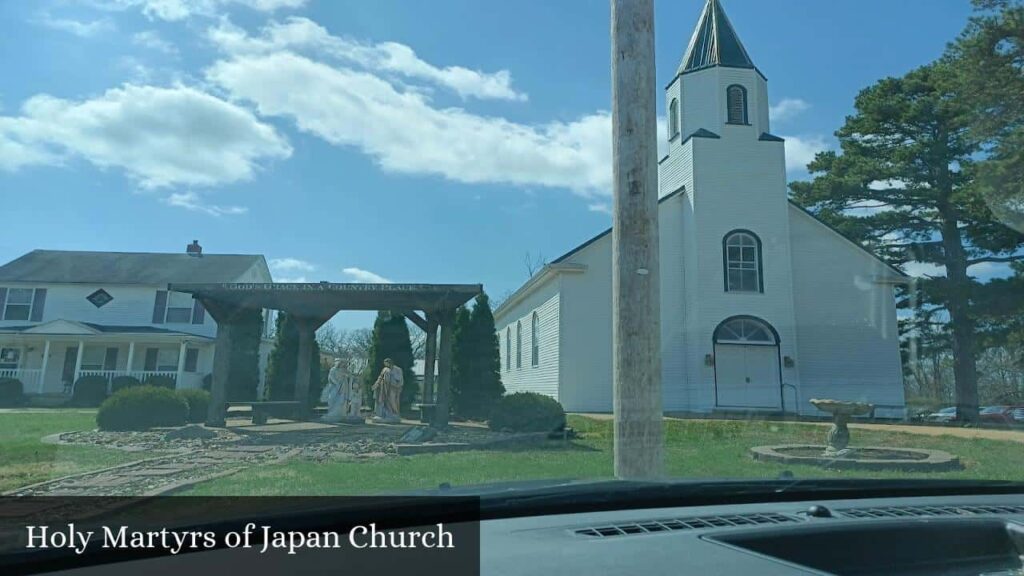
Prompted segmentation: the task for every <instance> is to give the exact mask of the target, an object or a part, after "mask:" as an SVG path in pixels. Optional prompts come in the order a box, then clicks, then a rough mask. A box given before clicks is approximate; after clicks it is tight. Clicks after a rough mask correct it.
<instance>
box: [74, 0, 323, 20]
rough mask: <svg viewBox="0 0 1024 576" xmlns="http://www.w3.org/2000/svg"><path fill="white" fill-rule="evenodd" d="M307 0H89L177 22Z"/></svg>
mask: <svg viewBox="0 0 1024 576" xmlns="http://www.w3.org/2000/svg"><path fill="white" fill-rule="evenodd" d="M307 1H308V0H89V4H91V5H92V6H93V7H95V8H100V9H103V10H118V11H119V10H127V9H132V8H136V9H139V10H141V11H142V13H143V14H144V15H145V16H146V18H149V19H150V20H166V21H169V22H176V21H179V20H185V19H187V18H190V17H192V16H205V17H213V16H217V15H219V14H220V13H221V12H222V11H223V10H225V9H228V8H231V7H233V6H243V7H246V8H249V9H252V10H255V11H257V12H276V11H278V10H287V9H295V8H301V7H303V6H305V5H306V3H307Z"/></svg>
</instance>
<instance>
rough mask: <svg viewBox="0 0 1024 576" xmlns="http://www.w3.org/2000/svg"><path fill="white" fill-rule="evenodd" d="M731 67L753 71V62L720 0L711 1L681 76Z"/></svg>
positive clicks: (702, 13) (680, 67) (694, 34)
mask: <svg viewBox="0 0 1024 576" xmlns="http://www.w3.org/2000/svg"><path fill="white" fill-rule="evenodd" d="M711 66H728V67H732V68H754V62H753V61H752V60H751V59H750V55H749V54H747V50H746V49H745V48H744V47H743V43H742V42H740V39H739V36H737V35H736V30H735V29H733V27H732V24H731V23H730V22H729V17H728V16H726V15H725V10H722V5H721V3H720V2H719V1H718V0H708V1H707V4H705V5H704V11H703V12H701V14H700V21H699V22H698V23H697V28H696V29H695V30H694V31H693V37H691V38H690V45H689V46H688V47H687V48H686V56H684V57H683V62H682V64H680V65H679V71H678V72H677V73H678V74H683V73H685V72H691V71H693V70H700V69H702V68H710V67H711Z"/></svg>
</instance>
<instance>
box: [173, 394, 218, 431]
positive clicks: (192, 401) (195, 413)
mask: <svg viewBox="0 0 1024 576" xmlns="http://www.w3.org/2000/svg"><path fill="white" fill-rule="evenodd" d="M177 394H178V397H179V398H181V399H182V400H184V401H185V402H187V403H188V421H189V422H193V423H202V422H206V411H207V409H208V408H209V407H210V393H209V392H207V391H206V390H199V389H196V388H185V389H183V390H178V391H177Z"/></svg>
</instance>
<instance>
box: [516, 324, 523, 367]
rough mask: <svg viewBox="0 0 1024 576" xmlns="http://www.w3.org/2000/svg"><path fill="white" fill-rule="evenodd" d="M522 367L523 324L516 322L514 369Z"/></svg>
mask: <svg viewBox="0 0 1024 576" xmlns="http://www.w3.org/2000/svg"><path fill="white" fill-rule="evenodd" d="M522 367H523V323H522V322H516V368H522Z"/></svg>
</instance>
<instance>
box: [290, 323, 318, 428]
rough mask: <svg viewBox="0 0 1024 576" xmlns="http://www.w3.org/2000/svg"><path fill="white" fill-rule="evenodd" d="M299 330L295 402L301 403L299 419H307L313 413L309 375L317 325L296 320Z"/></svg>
mask: <svg viewBox="0 0 1024 576" xmlns="http://www.w3.org/2000/svg"><path fill="white" fill-rule="evenodd" d="M295 326H296V327H297V328H298V330H299V352H298V358H297V359H296V363H295V400H296V401H298V402H300V403H301V404H300V405H299V413H298V415H297V416H298V418H299V419H300V420H302V419H306V418H308V417H309V416H310V414H311V413H312V408H313V407H312V406H311V405H310V401H309V373H310V361H311V358H310V356H311V354H312V353H313V342H314V341H315V339H316V324H315V323H314V322H312V321H311V320H310V319H308V318H299V317H296V318H295Z"/></svg>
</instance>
